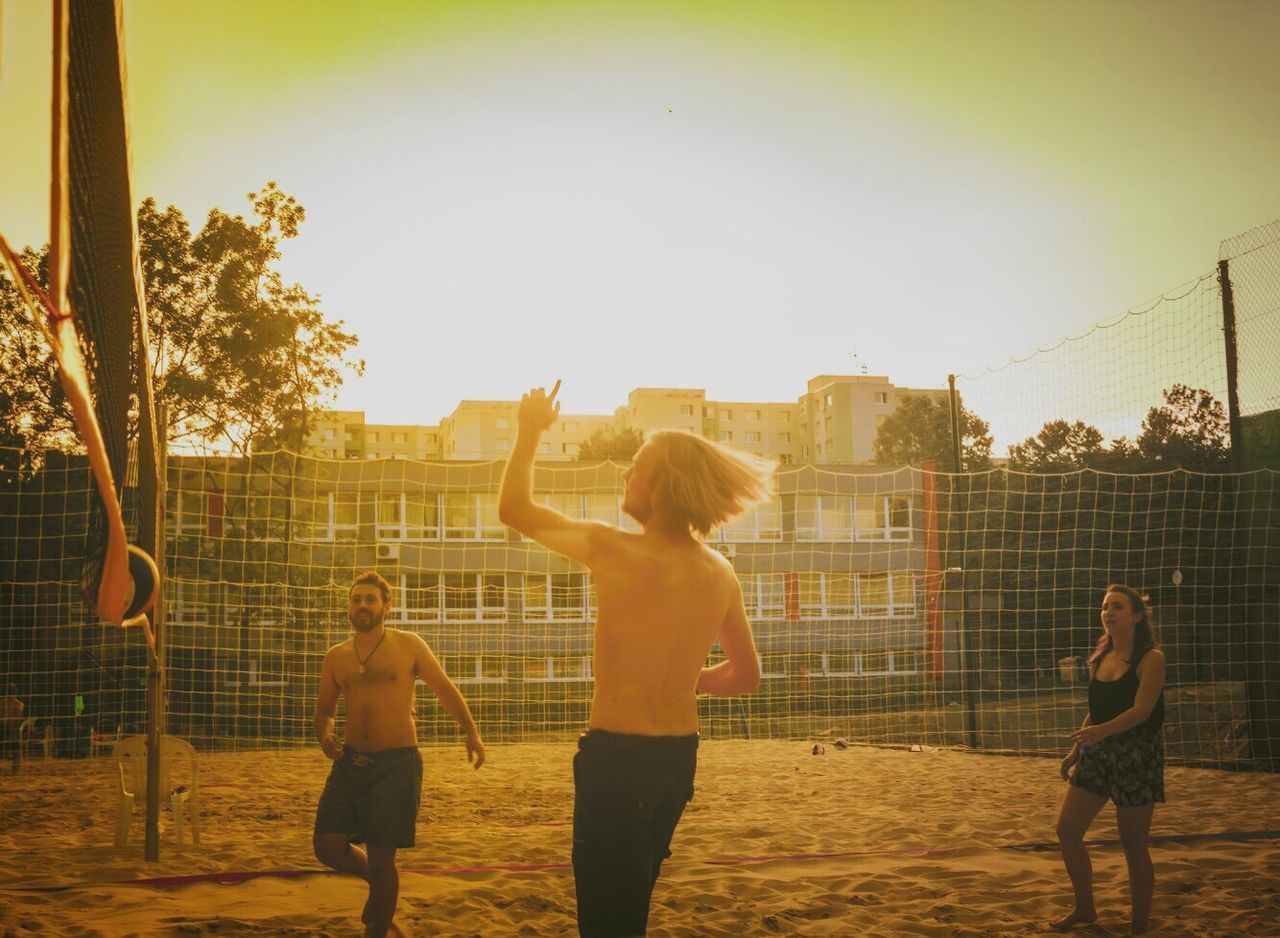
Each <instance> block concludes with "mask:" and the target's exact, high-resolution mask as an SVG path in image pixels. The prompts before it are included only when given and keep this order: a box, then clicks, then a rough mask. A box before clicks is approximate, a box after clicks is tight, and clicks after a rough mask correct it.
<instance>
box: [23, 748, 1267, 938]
mask: <svg viewBox="0 0 1280 938" xmlns="http://www.w3.org/2000/svg"><path fill="white" fill-rule="evenodd" d="M828 742H829V741H828ZM572 756H573V746H572V744H571V743H569V742H563V743H539V744H533V743H520V744H509V745H495V746H493V747H491V749H490V761H489V763H488V764H486V766H485V767H484V769H482V770H481V771H480V772H478V773H476V772H474V771H473V770H472V769H470V768H469V767H468V766H467V765H466V764H465V762H464V761H463V757H462V748H461V745H458V746H430V747H426V748H425V749H424V759H425V763H426V780H425V783H424V800H423V806H422V812H421V815H420V818H419V825H418V844H417V846H416V847H414V848H412V849H408V850H404V851H401V853H400V863H401V870H402V875H401V898H400V905H399V912H398V916H397V921H398V922H399V923H400V924H401V925H402V926H403V927H404V928H405V929H406V931H407V932H409V933H410V934H414V935H483V936H489V935H540V936H558V935H566V934H572V933H573V932H574V908H575V906H574V893H573V875H572V870H571V869H570V867H569V864H568V861H569V850H570V834H571V824H570V814H571V805H572V782H571V768H570V767H571V760H572ZM200 760H201V801H202V812H201V832H202V843H201V844H200V845H199V846H193V845H192V844H190V843H187V844H186V845H185V846H183V847H181V848H179V847H176V846H175V845H174V843H173V840H172V832H171V830H170V829H169V828H170V823H169V821H168V818H167V816H165V815H162V818H163V823H164V828H165V830H164V831H163V832H162V835H161V859H160V861H159V862H158V863H155V864H148V863H145V862H144V861H143V859H142V846H141V840H142V827H143V825H142V811H141V809H140V808H139V809H137V810H136V811H135V818H134V822H133V827H132V829H131V839H130V843H129V845H128V846H127V847H125V848H123V849H121V850H116V849H114V848H113V847H112V846H111V836H112V819H113V817H114V789H113V787H112V778H111V772H112V771H113V768H112V762H111V760H109V759H105V758H100V759H95V760H53V761H47V762H42V761H39V760H37V761H35V762H32V763H29V764H28V765H27V766H25V767H24V770H23V774H21V775H18V776H12V775H7V776H4V777H0V829H2V830H3V833H0V855H2V856H3V860H0V906H2V908H3V911H2V912H0V929H3V932H2V933H3V934H5V935H27V934H58V935H85V936H89V935H108V936H117V935H260V934H275V935H317V934H326V935H343V934H357V933H358V922H357V920H356V913H357V912H358V910H359V908H360V907H361V905H362V904H363V901H364V895H365V890H364V885H363V883H360V882H358V881H356V880H354V879H351V878H347V877H342V876H338V875H336V874H331V873H326V872H322V871H321V868H320V865H319V863H318V861H316V860H315V858H314V857H313V856H312V854H311V842H310V841H311V837H310V835H311V822H312V818H313V814H314V809H315V802H316V799H317V797H318V796H319V793H320V789H321V787H322V785H323V782H324V777H325V772H326V770H327V763H326V760H325V759H324V758H323V756H322V755H321V754H320V752H319V750H318V749H299V750H284V751H255V752H237V753H202V754H201V756H200ZM699 763H700V764H699V772H698V783H697V791H696V794H695V797H694V800H693V802H691V803H690V805H689V807H688V810H687V812H686V814H685V817H684V820H683V821H682V823H681V826H680V828H679V829H678V831H677V833H676V837H675V840H674V842H673V845H672V851H673V856H672V858H671V860H669V861H668V863H667V865H666V866H665V867H664V872H663V876H662V879H661V880H660V881H659V883H658V887H657V889H656V890H655V893H654V901H653V907H652V912H651V917H650V934H652V935H660V936H685V935H689V936H692V935H724V936H743V935H1025V934H1036V933H1038V932H1040V931H1041V930H1042V923H1043V921H1045V920H1047V919H1048V918H1049V917H1050V915H1051V914H1053V913H1054V912H1056V910H1058V909H1059V907H1060V906H1062V905H1063V904H1064V903H1065V902H1066V901H1067V896H1068V884H1067V880H1066V874H1065V872H1064V871H1063V869H1062V865H1061V862H1060V860H1059V858H1058V854H1057V851H1056V849H1055V847H1054V845H1053V824H1054V818H1055V816H1056V812H1057V808H1058V803H1059V799H1060V798H1061V794H1062V786H1063V783H1062V782H1061V781H1060V780H1059V779H1058V777H1057V764H1056V761H1054V760H1048V759H1039V758H1030V757H999V756H980V755H974V754H970V753H965V752H958V751H952V750H940V749H938V750H931V749H926V750H925V751H922V752H908V751H904V750H893V749H875V748H870V747H863V746H855V747H853V748H851V749H848V750H839V749H837V748H836V747H834V746H831V745H828V746H827V747H826V752H825V754H824V755H821V756H813V755H811V754H810V745H808V744H806V743H805V742H804V741H791V742H785V741H756V740H751V741H747V740H740V741H734V740H712V741H705V742H704V743H703V745H702V748H701V750H700V752H699ZM1167 785H1168V795H1169V799H1170V801H1169V804H1167V805H1164V806H1161V807H1159V808H1157V810H1156V814H1155V821H1154V823H1153V826H1152V839H1153V843H1152V856H1153V858H1154V860H1155V865H1156V875H1157V886H1156V905H1155V923H1156V933H1157V934H1168V935H1226V934H1254V935H1268V934H1274V933H1275V930H1276V922H1277V915H1276V911H1277V909H1280V833H1277V832H1278V831H1280V778H1277V777H1276V776H1274V775H1267V774H1261V773H1258V774H1250V773H1230V772H1221V771H1216V770H1209V769H1194V768H1184V767H1173V768H1170V769H1169V770H1168V774H1167ZM166 814H167V811H166ZM1090 839H1091V841H1094V842H1096V845H1095V846H1094V848H1093V857H1094V870H1095V881H1096V892H1097V896H1098V905H1099V914H1100V916H1101V917H1100V921H1099V924H1098V926H1095V927H1094V928H1092V929H1085V930H1083V932H1082V933H1084V934H1095V935H1102V934H1122V933H1123V932H1124V928H1125V926H1126V924H1127V914H1128V896H1127V886H1126V879H1125V868H1124V859H1123V855H1122V853H1121V851H1120V847H1119V845H1118V843H1117V842H1116V829H1115V822H1114V817H1113V815H1112V814H1111V812H1110V810H1109V809H1108V810H1105V811H1104V812H1103V814H1102V815H1100V816H1099V819H1098V821H1097V822H1095V824H1094V827H1093V829H1092V830H1091V832H1090ZM148 881H150V882H148Z"/></svg>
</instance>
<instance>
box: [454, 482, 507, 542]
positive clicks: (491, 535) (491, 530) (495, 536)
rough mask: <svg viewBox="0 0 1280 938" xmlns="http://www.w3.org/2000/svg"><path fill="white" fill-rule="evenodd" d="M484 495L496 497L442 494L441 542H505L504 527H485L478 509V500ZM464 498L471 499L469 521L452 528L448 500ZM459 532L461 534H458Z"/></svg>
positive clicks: (457, 493)
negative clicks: (449, 521)
mask: <svg viewBox="0 0 1280 938" xmlns="http://www.w3.org/2000/svg"><path fill="white" fill-rule="evenodd" d="M486 495H491V496H492V497H493V498H495V499H496V498H497V497H498V496H497V495H496V494H494V493H492V492H442V493H441V496H442V497H441V501H440V526H441V531H440V535H441V540H446V541H502V540H506V537H507V529H506V526H505V525H502V524H494V525H492V526H488V527H486V526H485V524H484V512H483V511H482V510H481V507H480V500H481V498H483V497H484V496H486ZM458 496H466V497H469V498H470V499H471V521H470V523H469V524H467V525H465V526H462V525H460V526H457V527H453V526H451V525H449V524H448V523H447V522H448V520H449V519H448V512H447V510H448V507H449V498H450V497H455V498H456V497H458ZM459 532H461V533H459Z"/></svg>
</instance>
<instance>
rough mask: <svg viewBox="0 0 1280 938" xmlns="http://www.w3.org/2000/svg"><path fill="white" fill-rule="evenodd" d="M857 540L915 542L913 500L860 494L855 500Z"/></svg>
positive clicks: (897, 496) (903, 496) (904, 496)
mask: <svg viewBox="0 0 1280 938" xmlns="http://www.w3.org/2000/svg"><path fill="white" fill-rule="evenodd" d="M854 506H855V507H854V521H855V525H856V529H857V534H856V537H857V539H858V540H860V541H909V540H911V498H910V497H909V496H906V495H859V496H857V498H855V499H854Z"/></svg>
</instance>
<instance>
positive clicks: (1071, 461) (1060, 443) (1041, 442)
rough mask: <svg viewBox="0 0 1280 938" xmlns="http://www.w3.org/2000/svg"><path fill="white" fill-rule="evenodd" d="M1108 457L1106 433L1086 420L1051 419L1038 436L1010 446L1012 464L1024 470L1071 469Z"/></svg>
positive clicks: (1015, 467)
mask: <svg viewBox="0 0 1280 938" xmlns="http://www.w3.org/2000/svg"><path fill="white" fill-rule="evenodd" d="M1104 456H1105V452H1104V450H1103V448H1102V434H1101V433H1100V432H1099V431H1098V429H1097V428H1096V427H1091V426H1089V425H1088V424H1087V423H1085V422H1084V421H1082V420H1077V421H1076V422H1075V423H1067V422H1066V421H1065V420H1050V421H1049V422H1048V423H1046V424H1045V425H1044V426H1043V427H1042V428H1041V429H1040V432H1039V433H1037V434H1036V435H1035V436H1032V437H1027V439H1026V440H1024V441H1023V442H1021V443H1015V444H1014V445H1013V446H1010V447H1009V466H1010V468H1012V469H1019V470H1022V471H1024V472H1071V471H1072V470H1075V469H1083V468H1085V467H1087V466H1094V465H1096V464H1097V463H1098V462H1099V461H1101V459H1102V458H1103V457H1104Z"/></svg>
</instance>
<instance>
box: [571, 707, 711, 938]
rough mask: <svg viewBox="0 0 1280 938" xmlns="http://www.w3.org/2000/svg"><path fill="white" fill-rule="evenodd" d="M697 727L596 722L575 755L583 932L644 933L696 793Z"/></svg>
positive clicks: (587, 936) (604, 937)
mask: <svg viewBox="0 0 1280 938" xmlns="http://www.w3.org/2000/svg"><path fill="white" fill-rule="evenodd" d="M697 767H698V735H697V734H696V733H694V734H693V735H690V736H633V735H630V734H626V733H610V732H607V731H605V730H591V731H589V732H587V733H584V734H583V736H582V737H581V738H580V739H579V740H578V752H577V755H575V756H574V757H573V786H574V798H573V879H574V886H575V888H576V891H577V897H578V931H579V933H580V934H581V935H583V938H619V936H632V935H643V934H644V933H645V929H646V927H647V925H648V921H649V898H650V896H652V894H653V886H654V883H656V882H657V881H658V872H659V871H660V870H661V868H662V861H663V860H665V859H666V858H667V857H669V856H671V849H670V847H671V836H672V834H674V833H675V829H676V824H678V823H679V821H680V816H681V815H682V814H683V813H684V807H685V805H686V804H688V802H689V799H690V798H692V797H693V776H694V773H695V772H696V771H697Z"/></svg>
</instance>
